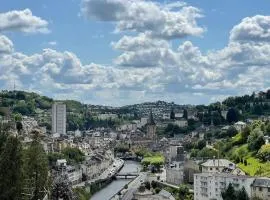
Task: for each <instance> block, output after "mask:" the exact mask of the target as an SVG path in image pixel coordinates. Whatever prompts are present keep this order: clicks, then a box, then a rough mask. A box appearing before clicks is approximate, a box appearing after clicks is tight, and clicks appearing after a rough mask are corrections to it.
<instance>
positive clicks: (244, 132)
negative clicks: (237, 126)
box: [241, 126, 251, 143]
mask: <svg viewBox="0 0 270 200" xmlns="http://www.w3.org/2000/svg"><path fill="white" fill-rule="evenodd" d="M250 132H251V129H250V127H249V126H246V127H245V128H244V129H243V130H242V132H241V137H242V142H243V143H245V142H246V141H247V139H248V136H249V135H250Z"/></svg>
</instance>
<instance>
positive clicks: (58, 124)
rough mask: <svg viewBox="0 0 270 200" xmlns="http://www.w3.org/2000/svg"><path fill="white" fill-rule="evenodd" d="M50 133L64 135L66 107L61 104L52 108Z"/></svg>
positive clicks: (55, 104) (56, 104)
mask: <svg viewBox="0 0 270 200" xmlns="http://www.w3.org/2000/svg"><path fill="white" fill-rule="evenodd" d="M52 133H53V134H55V133H58V134H63V135H65V134H66V105H65V104H63V103H54V104H53V106H52Z"/></svg>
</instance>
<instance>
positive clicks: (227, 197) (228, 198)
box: [221, 183, 236, 200]
mask: <svg viewBox="0 0 270 200" xmlns="http://www.w3.org/2000/svg"><path fill="white" fill-rule="evenodd" d="M221 196H222V199H223V200H232V199H236V192H235V190H234V187H233V186H232V184H231V183H230V184H229V185H228V187H227V188H226V190H225V191H223V192H221Z"/></svg>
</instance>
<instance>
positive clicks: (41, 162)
mask: <svg viewBox="0 0 270 200" xmlns="http://www.w3.org/2000/svg"><path fill="white" fill-rule="evenodd" d="M33 134H35V135H34V138H33V142H32V143H31V145H30V147H29V148H28V149H27V150H26V153H25V166H24V168H25V169H24V171H25V174H26V180H29V182H27V183H26V187H28V188H33V190H32V192H33V198H32V200H38V199H43V197H44V195H45V192H46V190H47V189H48V160H47V156H46V153H45V152H44V150H43V147H42V145H41V144H40V142H39V138H38V135H37V134H38V133H33Z"/></svg>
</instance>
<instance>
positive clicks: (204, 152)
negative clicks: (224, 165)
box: [197, 147, 218, 158]
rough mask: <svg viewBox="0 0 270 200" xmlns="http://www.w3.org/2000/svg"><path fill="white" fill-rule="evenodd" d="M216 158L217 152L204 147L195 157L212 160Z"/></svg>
mask: <svg viewBox="0 0 270 200" xmlns="http://www.w3.org/2000/svg"><path fill="white" fill-rule="evenodd" d="M217 156H218V152H217V151H216V150H214V149H210V148H207V147H204V148H203V149H202V150H201V151H199V152H198V155H197V157H199V158H213V157H217Z"/></svg>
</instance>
